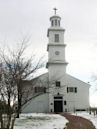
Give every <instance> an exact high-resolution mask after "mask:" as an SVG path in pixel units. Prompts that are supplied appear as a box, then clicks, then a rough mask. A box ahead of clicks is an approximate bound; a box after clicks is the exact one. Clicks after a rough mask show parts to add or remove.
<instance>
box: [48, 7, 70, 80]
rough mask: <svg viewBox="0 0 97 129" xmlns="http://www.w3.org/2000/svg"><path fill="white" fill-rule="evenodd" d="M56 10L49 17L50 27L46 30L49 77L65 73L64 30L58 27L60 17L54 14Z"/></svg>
mask: <svg viewBox="0 0 97 129" xmlns="http://www.w3.org/2000/svg"><path fill="white" fill-rule="evenodd" d="M56 10H57V9H56V8H54V15H53V16H52V17H50V21H51V26H50V28H49V29H48V33H47V36H48V42H49V43H48V45H47V51H48V63H47V65H46V67H47V68H48V71H49V76H50V78H52V76H54V75H56V74H58V75H59V76H62V75H63V74H65V73H66V65H67V64H68V63H67V62H66V60H65V46H66V45H65V44H64V32H65V29H64V28H62V27H61V26H60V21H61V17H60V16H58V15H57V14H56Z"/></svg>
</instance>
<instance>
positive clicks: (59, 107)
mask: <svg viewBox="0 0 97 129" xmlns="http://www.w3.org/2000/svg"><path fill="white" fill-rule="evenodd" d="M54 112H56V113H57V112H63V97H62V96H57V97H54Z"/></svg>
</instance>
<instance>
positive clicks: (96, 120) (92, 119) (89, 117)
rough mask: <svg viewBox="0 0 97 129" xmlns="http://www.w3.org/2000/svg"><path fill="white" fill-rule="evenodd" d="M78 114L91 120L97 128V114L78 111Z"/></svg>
mask: <svg viewBox="0 0 97 129" xmlns="http://www.w3.org/2000/svg"><path fill="white" fill-rule="evenodd" d="M76 115H77V116H81V117H83V118H86V119H88V120H90V121H91V122H92V123H93V125H94V126H95V128H96V129H97V115H95V116H94V114H91V115H90V114H89V113H88V112H77V113H76Z"/></svg>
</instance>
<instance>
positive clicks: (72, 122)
mask: <svg viewBox="0 0 97 129" xmlns="http://www.w3.org/2000/svg"><path fill="white" fill-rule="evenodd" d="M61 115H62V116H64V117H65V118H66V119H67V120H68V121H69V123H67V129H95V127H94V126H93V124H92V122H91V121H89V120H88V119H85V118H82V117H79V116H74V115H71V114H68V113H64V114H61Z"/></svg>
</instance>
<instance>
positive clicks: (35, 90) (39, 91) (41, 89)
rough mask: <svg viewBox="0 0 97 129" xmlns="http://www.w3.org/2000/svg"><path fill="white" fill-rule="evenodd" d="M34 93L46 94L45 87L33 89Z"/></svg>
mask: <svg viewBox="0 0 97 129" xmlns="http://www.w3.org/2000/svg"><path fill="white" fill-rule="evenodd" d="M34 92H35V93H46V87H34Z"/></svg>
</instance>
